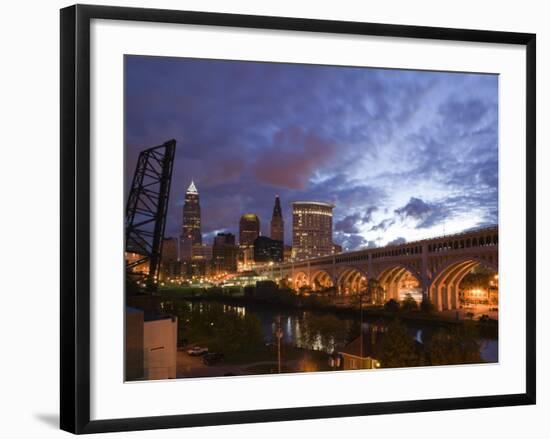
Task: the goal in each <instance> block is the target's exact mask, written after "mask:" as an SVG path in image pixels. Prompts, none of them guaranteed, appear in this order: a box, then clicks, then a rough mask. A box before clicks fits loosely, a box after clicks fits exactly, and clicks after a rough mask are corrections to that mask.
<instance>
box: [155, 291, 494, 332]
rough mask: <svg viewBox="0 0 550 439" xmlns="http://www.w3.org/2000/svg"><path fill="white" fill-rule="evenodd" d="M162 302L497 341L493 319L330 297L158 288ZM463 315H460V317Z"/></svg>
mask: <svg viewBox="0 0 550 439" xmlns="http://www.w3.org/2000/svg"><path fill="white" fill-rule="evenodd" d="M158 294H159V297H160V299H161V300H178V299H181V300H188V301H193V302H200V301H206V302H208V301H211V302H223V303H226V304H227V305H232V306H246V305H259V306H267V307H270V308H271V309H273V310H277V309H279V310H298V311H304V310H305V311H322V312H328V313H331V314H335V315H340V316H342V317H353V318H359V317H360V314H361V313H362V314H363V318H364V319H370V320H372V319H376V318H379V319H381V320H384V321H391V320H394V319H395V318H399V319H400V320H403V321H407V322H410V323H416V324H421V325H430V326H434V327H441V326H444V327H456V326H463V325H464V324H468V325H474V326H476V327H477V328H478V329H479V330H480V333H481V334H482V335H483V336H484V337H488V338H497V337H498V320H495V319H485V318H484V319H481V320H480V319H477V320H474V319H469V318H466V319H465V318H459V317H461V316H460V314H459V313H458V312H453V311H446V312H437V311H432V312H423V311H421V310H413V311H405V310H402V309H400V310H397V311H388V310H386V309H384V307H383V306H366V307H365V306H363V309H362V310H360V309H359V306H358V305H354V304H349V303H348V304H344V303H338V302H335V301H332V300H331V298H329V297H326V296H320V297H317V296H315V295H309V296H300V295H296V294H292V296H289V295H288V294H286V293H282V294H281V295H280V297H277V295H267V296H260V297H258V296H251V295H245V294H242V293H240V294H239V293H236V292H235V291H231V293H224V292H223V290H221V289H217V290H214V291H211V290H206V289H205V290H202V291H197V290H196V289H194V290H191V291H186V290H182V289H176V288H173V289H161V290H159V292H158ZM463 316H464V313H462V317H463Z"/></svg>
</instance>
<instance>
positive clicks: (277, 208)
mask: <svg viewBox="0 0 550 439" xmlns="http://www.w3.org/2000/svg"><path fill="white" fill-rule="evenodd" d="M271 239H275V240H277V241H282V242H284V241H285V222H284V221H283V212H282V210H281V200H280V199H279V195H276V196H275V205H274V206H273V216H272V217H271Z"/></svg>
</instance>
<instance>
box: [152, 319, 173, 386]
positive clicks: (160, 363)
mask: <svg viewBox="0 0 550 439" xmlns="http://www.w3.org/2000/svg"><path fill="white" fill-rule="evenodd" d="M177 337H178V319H177V317H166V318H159V319H154V320H147V321H145V323H144V325H143V360H144V361H143V367H144V379H146V380H161V379H168V378H176V356H177Z"/></svg>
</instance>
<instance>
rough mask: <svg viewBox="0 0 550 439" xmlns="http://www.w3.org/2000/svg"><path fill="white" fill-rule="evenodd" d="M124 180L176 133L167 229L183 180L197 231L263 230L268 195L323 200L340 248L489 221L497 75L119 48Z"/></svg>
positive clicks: (175, 223)
mask: <svg viewBox="0 0 550 439" xmlns="http://www.w3.org/2000/svg"><path fill="white" fill-rule="evenodd" d="M125 72H126V76H125V100H124V102H125V142H126V144H125V146H126V162H125V171H126V175H125V181H126V185H127V187H128V185H129V183H130V181H131V178H132V174H133V172H134V167H135V163H136V160H137V156H138V154H139V151H140V150H142V149H144V148H146V147H150V146H154V145H158V144H160V143H162V142H164V141H166V140H168V139H170V138H175V139H176V140H177V151H176V161H175V164H174V171H173V182H172V192H171V197H170V206H169V212H168V219H167V228H166V233H167V234H168V235H170V236H173V235H176V234H178V233H179V231H180V227H181V217H182V205H183V197H184V194H185V189H186V188H187V186H188V185H189V182H190V180H191V179H193V180H194V181H195V183H196V185H197V187H198V190H199V193H200V197H201V207H202V220H203V234H204V236H205V240H206V241H210V240H211V239H212V237H213V236H214V235H215V233H216V232H218V231H220V230H227V231H231V232H233V233H237V232H238V221H239V217H240V216H241V215H242V214H243V213H245V212H254V213H256V214H257V215H258V216H259V217H260V220H261V230H262V233H263V234H269V221H270V219H271V212H272V208H273V201H274V197H275V195H276V194H278V195H279V196H280V197H281V201H282V207H283V215H284V220H285V240H286V242H287V243H288V244H291V236H292V235H291V233H292V217H291V203H292V202H293V201H298V200H317V201H325V202H330V203H333V204H334V205H335V209H334V218H333V222H334V237H333V238H334V241H335V242H336V243H339V244H341V245H342V246H343V247H344V248H345V249H348V250H352V249H356V248H361V247H369V246H370V247H373V246H381V245H385V244H387V243H389V242H400V241H396V240H399V239H406V240H407V241H408V242H410V241H413V240H416V239H423V238H426V237H429V236H433V235H437V234H442V233H452V232H458V231H460V230H464V229H468V228H471V227H477V226H480V225H487V224H494V223H496V222H497V219H498V77H497V76H496V75H487V74H465V73H448V72H427V71H408V70H385V69H372V68H352V67H336V66H332V67H331V66H315V65H299V64H283V63H256V62H241V61H217V60H200V59H185V58H163V57H144V56H126V57H125Z"/></svg>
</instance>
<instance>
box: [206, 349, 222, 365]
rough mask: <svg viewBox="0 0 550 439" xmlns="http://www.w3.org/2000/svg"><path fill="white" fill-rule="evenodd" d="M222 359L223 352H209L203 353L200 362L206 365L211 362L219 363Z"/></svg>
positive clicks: (211, 363)
mask: <svg viewBox="0 0 550 439" xmlns="http://www.w3.org/2000/svg"><path fill="white" fill-rule="evenodd" d="M222 361H223V354H220V353H217V352H212V353H210V354H205V355H204V356H203V357H202V362H203V363H204V364H205V365H206V366H212V365H213V364H217V363H221V362H222Z"/></svg>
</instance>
